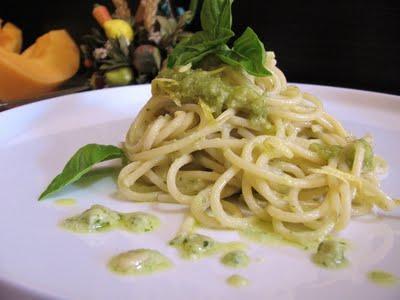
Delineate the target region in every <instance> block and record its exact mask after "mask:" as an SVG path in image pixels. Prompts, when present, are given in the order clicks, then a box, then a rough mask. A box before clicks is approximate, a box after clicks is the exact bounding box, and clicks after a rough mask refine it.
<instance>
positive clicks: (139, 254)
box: [108, 249, 172, 275]
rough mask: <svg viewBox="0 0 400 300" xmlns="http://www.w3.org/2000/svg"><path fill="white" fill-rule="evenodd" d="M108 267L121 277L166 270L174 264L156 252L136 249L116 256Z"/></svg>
mask: <svg viewBox="0 0 400 300" xmlns="http://www.w3.org/2000/svg"><path fill="white" fill-rule="evenodd" d="M108 266H109V268H110V270H111V271H113V272H115V273H118V274H121V275H145V274H151V273H154V272H157V271H163V270H166V269H168V268H170V267H171V266H172V263H171V261H170V260H169V259H168V258H167V257H165V256H164V255H162V254H161V253H160V252H158V251H156V250H151V249H136V250H131V251H127V252H123V253H121V254H118V255H116V256H114V257H113V258H111V260H110V262H109V264H108Z"/></svg>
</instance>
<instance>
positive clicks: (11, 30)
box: [0, 23, 22, 53]
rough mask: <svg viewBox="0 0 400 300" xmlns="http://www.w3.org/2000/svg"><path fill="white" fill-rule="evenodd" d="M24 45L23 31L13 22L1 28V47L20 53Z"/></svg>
mask: <svg viewBox="0 0 400 300" xmlns="http://www.w3.org/2000/svg"><path fill="white" fill-rule="evenodd" d="M21 47H22V31H21V30H20V29H19V28H18V27H17V26H15V25H14V24H12V23H6V25H4V26H3V28H0V48H3V49H5V50H8V51H11V52H14V53H20V52H21Z"/></svg>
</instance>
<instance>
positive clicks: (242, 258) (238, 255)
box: [221, 250, 250, 268]
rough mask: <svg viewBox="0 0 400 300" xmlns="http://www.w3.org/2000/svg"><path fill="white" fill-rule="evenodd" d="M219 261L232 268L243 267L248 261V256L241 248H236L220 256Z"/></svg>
mask: <svg viewBox="0 0 400 300" xmlns="http://www.w3.org/2000/svg"><path fill="white" fill-rule="evenodd" d="M221 262H222V263H223V264H224V265H225V266H228V267H232V268H244V267H247V266H248V265H249V263H250V258H249V256H248V255H247V254H246V252H244V251H242V250H236V251H231V252H228V253H226V254H225V255H224V256H223V257H222V258H221Z"/></svg>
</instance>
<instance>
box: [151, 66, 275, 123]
mask: <svg viewBox="0 0 400 300" xmlns="http://www.w3.org/2000/svg"><path fill="white" fill-rule="evenodd" d="M227 69H228V70H230V69H229V68H227ZM230 73H232V74H236V76H237V75H238V74H237V73H238V71H234V70H232V71H231V72H230ZM221 74H222V72H217V73H216V72H209V71H205V70H202V69H195V70H192V69H190V70H187V71H185V72H179V71H178V70H175V69H165V70H163V71H161V72H160V74H159V75H158V77H157V79H170V81H165V80H154V81H153V82H152V93H153V95H168V96H169V97H171V98H173V99H174V100H176V101H179V102H180V103H196V104H197V103H198V101H199V100H200V99H201V100H202V101H203V102H204V103H206V104H207V105H208V106H209V107H210V108H211V110H212V112H213V113H214V115H215V116H218V115H219V114H220V113H221V112H222V111H223V110H225V109H228V108H234V109H236V110H237V111H239V112H240V113H242V114H244V115H245V116H246V117H247V118H249V120H250V121H251V122H252V123H253V125H255V126H259V127H260V128H264V129H267V128H269V127H270V123H269V122H268V120H267V108H266V107H267V105H266V98H265V97H264V96H262V95H261V94H260V92H258V91H256V89H255V88H254V84H252V83H249V82H247V81H246V80H245V79H244V78H243V79H242V82H241V83H237V82H236V83H233V82H232V80H229V77H232V76H233V75H232V76H229V75H227V72H224V74H225V75H224V76H221ZM236 81H237V80H236ZM252 85H253V86H252Z"/></svg>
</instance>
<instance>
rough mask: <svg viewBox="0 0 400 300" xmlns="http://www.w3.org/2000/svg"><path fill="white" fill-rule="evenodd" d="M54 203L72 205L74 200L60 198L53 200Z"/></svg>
mask: <svg viewBox="0 0 400 300" xmlns="http://www.w3.org/2000/svg"><path fill="white" fill-rule="evenodd" d="M54 204H56V205H59V206H72V205H75V204H76V200H75V199H72V198H62V199H57V200H55V201H54Z"/></svg>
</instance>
